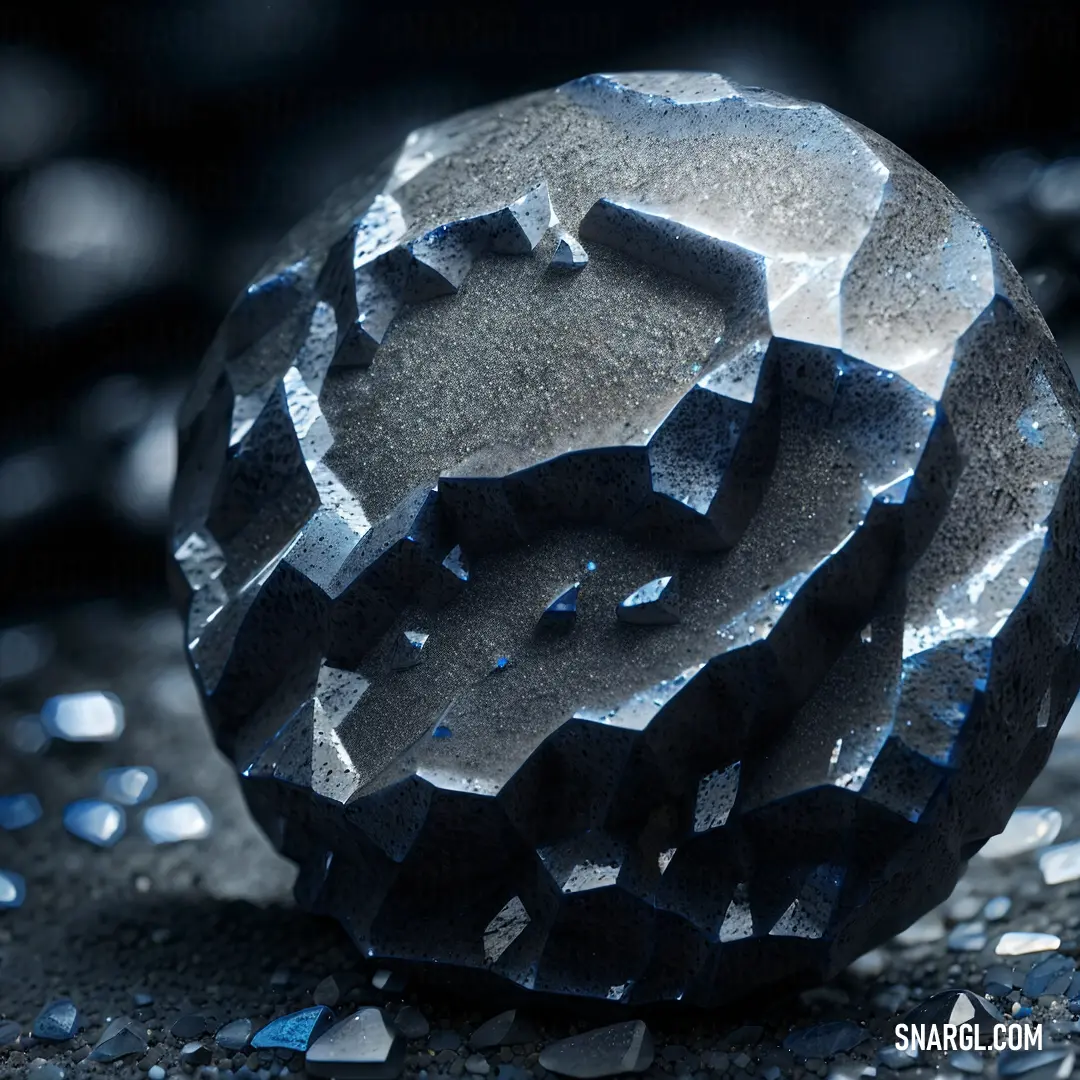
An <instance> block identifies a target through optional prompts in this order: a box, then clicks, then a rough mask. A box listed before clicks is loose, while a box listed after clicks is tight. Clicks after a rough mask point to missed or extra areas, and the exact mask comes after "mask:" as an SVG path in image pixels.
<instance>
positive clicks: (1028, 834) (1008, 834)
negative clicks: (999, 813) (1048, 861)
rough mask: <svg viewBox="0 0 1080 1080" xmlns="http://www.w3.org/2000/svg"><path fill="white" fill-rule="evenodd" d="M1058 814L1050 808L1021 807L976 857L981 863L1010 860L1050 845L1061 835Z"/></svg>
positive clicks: (1060, 819)
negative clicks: (980, 858)
mask: <svg viewBox="0 0 1080 1080" xmlns="http://www.w3.org/2000/svg"><path fill="white" fill-rule="evenodd" d="M1061 824H1062V817H1061V811H1060V810H1056V809H1054V807H1052V806H1021V807H1019V809H1017V810H1014V811H1013V814H1012V817H1010V818H1009V823H1008V824H1007V825H1006V826H1005V828H1004V829H1002V831H1001V832H1000V833H998V834H997V836H992V837H990V839H989V840H987V842H986V843H985V844H983V846H982V848H981V849H980V850H979V855H980V856H982V858H984V859H1011V858H1013V857H1014V856H1016V855H1023V854H1024V852H1026V851H1034V850H1035V849H1036V848H1041V847H1046V845H1047V844H1052V843H1053V842H1054V841H1055V840H1056V839H1057V835H1058V833H1059V832H1061Z"/></svg>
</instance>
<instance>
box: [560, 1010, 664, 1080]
mask: <svg viewBox="0 0 1080 1080" xmlns="http://www.w3.org/2000/svg"><path fill="white" fill-rule="evenodd" d="M652 1063H653V1037H652V1034H651V1032H650V1031H649V1029H648V1028H647V1027H646V1026H645V1024H644V1023H643V1022H642V1021H641V1020H629V1021H627V1022H626V1023H624V1024H611V1025H610V1026H609V1027H602V1028H596V1029H595V1030H593V1031H586V1032H584V1033H583V1034H581V1035H573V1036H571V1037H570V1038H569V1039H560V1040H559V1041H558V1042H553V1043H549V1044H548V1045H547V1046H545V1047H544V1049H543V1050H542V1051H541V1052H540V1064H541V1065H542V1066H543V1067H544V1068H545V1069H547V1070H548V1072H553V1073H558V1074H559V1075H560V1076H573V1077H577V1078H578V1080H593V1078H594V1077H600V1076H618V1075H619V1074H620V1073H631V1072H644V1071H645V1070H646V1069H647V1068H648V1067H649V1066H650V1065H651V1064H652Z"/></svg>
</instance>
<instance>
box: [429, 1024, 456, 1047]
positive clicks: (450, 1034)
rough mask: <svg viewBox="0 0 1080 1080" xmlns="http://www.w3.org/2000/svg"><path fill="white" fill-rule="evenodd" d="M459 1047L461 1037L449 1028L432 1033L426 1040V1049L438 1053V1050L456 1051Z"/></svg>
mask: <svg viewBox="0 0 1080 1080" xmlns="http://www.w3.org/2000/svg"><path fill="white" fill-rule="evenodd" d="M460 1046H461V1036H460V1035H459V1034H458V1033H457V1032H456V1031H454V1030H452V1029H451V1028H441V1029H440V1030H438V1031H433V1032H432V1033H431V1035H430V1037H429V1038H428V1049H429V1050H434V1051H435V1053H438V1052H439V1051H440V1050H457V1049H458V1048H459V1047H460Z"/></svg>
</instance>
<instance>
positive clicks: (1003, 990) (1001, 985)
mask: <svg viewBox="0 0 1080 1080" xmlns="http://www.w3.org/2000/svg"><path fill="white" fill-rule="evenodd" d="M1013 974H1014V973H1013V969H1012V968H1010V967H1006V966H1005V965H1004V964H995V965H994V966H993V967H989V968H987V969H986V974H985V975H984V976H983V989H984V990H985V991H986V992H987V993H988V994H993V995H994V997H1004V996H1005V995H1006V994H1007V993H1009V991H1010V990H1012V989H1013Z"/></svg>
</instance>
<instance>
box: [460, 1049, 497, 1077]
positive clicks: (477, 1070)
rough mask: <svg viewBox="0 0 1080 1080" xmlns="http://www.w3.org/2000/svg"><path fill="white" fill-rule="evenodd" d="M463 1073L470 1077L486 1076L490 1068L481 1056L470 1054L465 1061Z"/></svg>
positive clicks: (485, 1059)
mask: <svg viewBox="0 0 1080 1080" xmlns="http://www.w3.org/2000/svg"><path fill="white" fill-rule="evenodd" d="M465 1071H466V1072H467V1073H470V1074H471V1075H472V1076H487V1074H488V1073H489V1072H491V1066H490V1065H489V1064H488V1060H487V1058H486V1057H484V1055H483V1054H470V1055H469V1056H468V1057H467V1058H466V1059H465Z"/></svg>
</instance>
